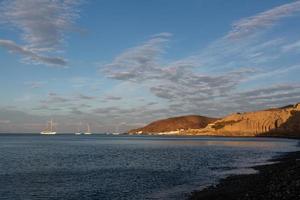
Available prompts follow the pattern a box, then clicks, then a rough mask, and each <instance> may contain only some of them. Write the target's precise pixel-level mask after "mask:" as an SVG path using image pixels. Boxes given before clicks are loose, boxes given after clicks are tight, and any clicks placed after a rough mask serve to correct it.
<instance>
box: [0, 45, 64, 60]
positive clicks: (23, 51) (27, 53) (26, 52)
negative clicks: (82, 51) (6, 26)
mask: <svg viewBox="0 0 300 200" xmlns="http://www.w3.org/2000/svg"><path fill="white" fill-rule="evenodd" d="M0 46H2V47H4V48H6V49H7V50H8V51H10V52H11V53H17V54H20V55H22V56H24V57H25V60H24V61H25V62H28V61H30V62H32V63H34V64H49V65H57V66H66V65H67V61H66V60H65V59H63V58H59V57H47V56H41V55H39V54H37V53H35V52H33V51H31V50H30V49H28V48H26V47H22V46H19V45H17V44H16V43H15V42H14V41H11V40H0Z"/></svg>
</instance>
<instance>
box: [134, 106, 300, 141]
mask: <svg viewBox="0 0 300 200" xmlns="http://www.w3.org/2000/svg"><path fill="white" fill-rule="evenodd" d="M194 117H195V116H194ZM194 117H192V118H184V117H183V118H180V117H178V118H171V119H167V120H160V121H157V122H153V123H151V124H149V125H148V126H146V127H144V128H141V129H135V130H133V131H131V133H137V132H140V133H142V132H143V133H146V132H151V133H158V132H164V131H175V130H180V129H184V130H180V131H177V132H174V133H175V134H182V135H184V134H188V135H218V136H296V137H299V136H300V103H298V104H296V105H290V106H285V107H282V108H274V109H268V110H262V111H256V112H246V113H235V114H231V115H228V116H226V117H224V118H222V119H219V120H216V119H214V118H205V117H200V118H196V119H197V120H196V119H194ZM188 119H193V120H194V121H193V120H191V121H193V123H190V122H188V123H187V122H186V120H187V121H189V120H188Z"/></svg>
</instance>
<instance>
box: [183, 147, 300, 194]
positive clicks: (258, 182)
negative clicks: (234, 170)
mask: <svg viewBox="0 0 300 200" xmlns="http://www.w3.org/2000/svg"><path fill="white" fill-rule="evenodd" d="M269 161H271V162H274V163H271V164H266V165H259V166H254V167H251V168H252V169H255V170H257V171H258V173H255V174H242V175H230V176H228V177H226V178H223V179H221V180H220V181H219V182H218V183H217V184H216V185H212V186H209V187H206V188H204V189H202V190H195V191H193V192H191V193H190V194H189V195H188V197H187V199H189V200H236V199H239V200H250V199H251V200H256V199H263V200H282V199H290V200H294V199H300V151H295V152H287V153H284V154H282V155H279V156H276V157H274V158H272V159H270V160H269Z"/></svg>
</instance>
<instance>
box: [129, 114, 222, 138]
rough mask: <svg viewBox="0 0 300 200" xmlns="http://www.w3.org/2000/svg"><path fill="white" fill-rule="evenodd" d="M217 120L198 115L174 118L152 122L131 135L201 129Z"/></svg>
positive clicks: (132, 131) (131, 131)
mask: <svg viewBox="0 0 300 200" xmlns="http://www.w3.org/2000/svg"><path fill="white" fill-rule="evenodd" d="M216 120H217V119H216V118H209V117H203V116H198V115H188V116H181V117H173V118H168V119H162V120H158V121H155V122H152V123H150V124H149V125H147V126H145V127H142V128H137V129H133V130H130V131H129V133H133V134H147V133H163V132H174V131H178V130H182V131H183V130H188V129H200V128H204V127H206V126H207V125H208V124H209V123H212V122H214V121H216Z"/></svg>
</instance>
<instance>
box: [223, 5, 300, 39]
mask: <svg viewBox="0 0 300 200" xmlns="http://www.w3.org/2000/svg"><path fill="white" fill-rule="evenodd" d="M297 12H300V1H295V2H292V3H288V4H284V5H281V6H278V7H275V8H272V9H270V10H267V11H265V12H262V13H259V14H257V15H254V16H251V17H247V18H244V19H241V20H239V21H237V22H235V23H234V24H233V25H232V30H231V31H230V32H229V33H228V34H227V35H226V37H227V38H231V39H238V38H242V37H245V36H248V35H250V34H252V33H254V32H255V31H258V30H260V29H263V28H268V27H271V26H273V25H274V24H275V23H276V22H277V21H278V20H281V19H283V18H286V17H290V16H293V15H294V14H295V13H297Z"/></svg>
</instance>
